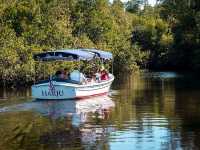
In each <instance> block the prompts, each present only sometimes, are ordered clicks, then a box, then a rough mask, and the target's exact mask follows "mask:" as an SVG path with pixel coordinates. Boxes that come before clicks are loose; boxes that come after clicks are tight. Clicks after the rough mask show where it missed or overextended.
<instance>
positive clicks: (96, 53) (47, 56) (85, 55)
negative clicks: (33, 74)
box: [34, 49, 112, 61]
mask: <svg viewBox="0 0 200 150" xmlns="http://www.w3.org/2000/svg"><path fill="white" fill-rule="evenodd" d="M94 58H101V59H112V54H111V53H110V52H105V51H101V50H96V49H66V50H56V51H51V52H43V53H40V54H36V55H34V59H35V60H40V61H51V60H66V61H80V60H92V59H94Z"/></svg>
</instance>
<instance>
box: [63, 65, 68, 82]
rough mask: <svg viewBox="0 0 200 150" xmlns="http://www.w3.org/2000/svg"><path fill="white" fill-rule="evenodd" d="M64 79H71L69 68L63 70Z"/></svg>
mask: <svg viewBox="0 0 200 150" xmlns="http://www.w3.org/2000/svg"><path fill="white" fill-rule="evenodd" d="M62 79H65V80H67V79H69V71H68V69H67V68H65V69H64V71H63V72H62Z"/></svg>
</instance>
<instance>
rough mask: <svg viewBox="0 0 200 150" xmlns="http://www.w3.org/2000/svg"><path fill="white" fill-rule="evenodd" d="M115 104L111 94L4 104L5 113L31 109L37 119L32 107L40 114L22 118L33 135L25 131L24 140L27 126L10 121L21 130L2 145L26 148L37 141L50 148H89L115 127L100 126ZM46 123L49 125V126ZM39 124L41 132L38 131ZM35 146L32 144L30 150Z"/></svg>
mask: <svg viewBox="0 0 200 150" xmlns="http://www.w3.org/2000/svg"><path fill="white" fill-rule="evenodd" d="M114 106H115V104H114V102H113V101H112V100H111V98H110V97H108V96H101V97H94V98H90V99H84V100H79V101H75V100H59V101H56V100H53V101H47V100H45V101H44V100H41V101H33V102H27V103H22V104H17V105H12V106H8V107H3V108H1V109H0V112H1V113H4V114H5V113H7V114H9V113H11V114H12V113H14V112H17V113H18V114H20V115H24V114H26V113H27V112H28V113H29V114H30V118H33V116H35V115H33V113H30V110H31V111H32V112H37V113H38V115H37V116H35V119H34V120H33V121H30V119H26V120H21V121H22V122H21V123H23V122H24V121H25V122H27V124H31V127H29V128H30V129H28V131H27V134H32V136H31V137H29V136H26V134H24V135H23V136H22V137H21V138H20V139H22V140H19V139H18V135H21V134H22V133H24V130H27V127H25V126H21V125H19V124H15V125H14V124H12V123H11V122H12V121H11V120H10V121H11V122H10V123H11V126H13V127H11V128H14V129H13V130H15V128H19V131H18V132H17V133H13V134H12V136H13V138H9V139H8V140H7V141H6V142H5V143H1V145H2V146H5V147H6V148H8V147H7V146H9V145H10V146H12V147H13V145H14V148H26V144H27V143H29V142H28V141H32V140H34V144H33V145H34V146H36V145H38V146H39V145H40V146H41V147H45V148H47V149H56V148H62V147H63V148H66V147H68V148H69V147H71V148H75V147H77V148H81V147H82V146H85V147H88V146H89V145H90V146H91V147H95V146H96V142H97V141H98V140H100V139H103V137H104V136H106V134H108V133H109V132H111V131H113V130H114V128H112V127H107V126H106V124H105V125H104V126H103V127H102V126H100V125H99V124H104V120H107V119H108V118H109V113H110V110H111V109H112V108H113V107H114ZM42 116H43V117H45V118H43V117H42ZM37 117H38V118H37ZM19 120H20V119H19ZM19 120H18V121H19ZM18 121H17V122H18ZM28 121H30V122H28ZM38 121H39V122H38ZM40 121H41V122H40ZM44 122H45V124H47V125H46V126H45V124H44ZM38 127H39V128H40V131H41V132H35V131H34V130H36V128H38ZM45 128H46V129H45ZM42 129H44V131H42ZM36 133H37V134H36ZM5 136H9V134H5ZM36 139H38V140H36ZM18 140H19V141H18ZM25 141H26V142H25ZM13 142H14V143H13ZM32 142H33V141H32ZM35 142H36V143H35ZM8 143H10V144H8ZM11 143H12V144H11ZM19 143H21V144H19ZM29 146H30V145H29ZM34 146H30V147H29V149H31V148H32V147H34ZM40 146H39V147H40ZM88 148H89V147H88Z"/></svg>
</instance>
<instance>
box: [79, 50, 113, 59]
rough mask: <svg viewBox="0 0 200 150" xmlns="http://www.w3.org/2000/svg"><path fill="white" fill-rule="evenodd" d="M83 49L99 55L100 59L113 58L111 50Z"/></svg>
mask: <svg viewBox="0 0 200 150" xmlns="http://www.w3.org/2000/svg"><path fill="white" fill-rule="evenodd" d="M83 50H85V51H88V52H92V53H95V54H96V55H97V56H98V57H100V58H102V59H108V60H109V59H112V58H113V56H112V53H111V52H106V51H102V50H97V49H83Z"/></svg>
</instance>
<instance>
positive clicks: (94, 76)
mask: <svg viewBox="0 0 200 150" xmlns="http://www.w3.org/2000/svg"><path fill="white" fill-rule="evenodd" d="M90 82H91V83H96V75H92V79H91V81H90Z"/></svg>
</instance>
